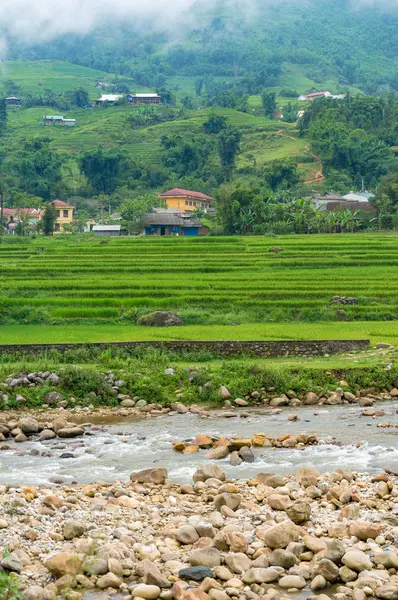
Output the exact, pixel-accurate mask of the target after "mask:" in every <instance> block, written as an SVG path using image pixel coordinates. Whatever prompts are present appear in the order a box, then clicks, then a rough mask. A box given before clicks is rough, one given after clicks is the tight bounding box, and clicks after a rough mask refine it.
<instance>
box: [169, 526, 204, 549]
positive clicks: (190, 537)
mask: <svg viewBox="0 0 398 600" xmlns="http://www.w3.org/2000/svg"><path fill="white" fill-rule="evenodd" d="M175 538H176V540H177V541H178V542H180V544H194V543H195V542H197V541H198V539H199V535H198V532H197V531H196V529H195V528H194V527H192V525H182V526H181V527H179V528H178V529H177V531H176V532H175Z"/></svg>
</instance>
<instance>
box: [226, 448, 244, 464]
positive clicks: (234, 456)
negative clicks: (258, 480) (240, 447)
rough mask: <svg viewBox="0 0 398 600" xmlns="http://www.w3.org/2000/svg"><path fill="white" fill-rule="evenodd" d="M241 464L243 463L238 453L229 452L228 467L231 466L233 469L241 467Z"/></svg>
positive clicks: (235, 451)
mask: <svg viewBox="0 0 398 600" xmlns="http://www.w3.org/2000/svg"><path fill="white" fill-rule="evenodd" d="M242 462H243V460H242V459H241V457H240V456H239V452H238V451H237V450H234V451H233V452H231V454H230V455H229V464H230V465H232V466H233V467H237V466H239V465H241V464H242Z"/></svg>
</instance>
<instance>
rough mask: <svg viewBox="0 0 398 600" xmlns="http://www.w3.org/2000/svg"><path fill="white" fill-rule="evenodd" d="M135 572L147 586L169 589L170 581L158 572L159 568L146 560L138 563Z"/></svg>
mask: <svg viewBox="0 0 398 600" xmlns="http://www.w3.org/2000/svg"><path fill="white" fill-rule="evenodd" d="M137 572H138V573H139V574H140V576H141V577H142V578H143V580H144V583H146V584H147V585H156V586H158V587H159V588H161V589H167V588H170V587H171V583H170V581H169V580H168V579H167V577H165V576H164V575H163V574H162V573H161V572H160V569H159V567H158V566H157V565H156V564H155V563H154V562H152V561H151V560H148V559H147V558H145V559H144V560H143V561H142V562H141V563H139V565H138V566H137ZM116 574H117V573H116Z"/></svg>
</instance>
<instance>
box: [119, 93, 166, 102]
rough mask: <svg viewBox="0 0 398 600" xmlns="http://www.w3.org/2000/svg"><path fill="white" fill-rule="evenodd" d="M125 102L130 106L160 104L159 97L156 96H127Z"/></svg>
mask: <svg viewBox="0 0 398 600" xmlns="http://www.w3.org/2000/svg"><path fill="white" fill-rule="evenodd" d="M127 100H128V101H129V102H130V103H131V104H161V103H162V101H161V97H160V96H159V95H158V94H129V95H128V96H127Z"/></svg>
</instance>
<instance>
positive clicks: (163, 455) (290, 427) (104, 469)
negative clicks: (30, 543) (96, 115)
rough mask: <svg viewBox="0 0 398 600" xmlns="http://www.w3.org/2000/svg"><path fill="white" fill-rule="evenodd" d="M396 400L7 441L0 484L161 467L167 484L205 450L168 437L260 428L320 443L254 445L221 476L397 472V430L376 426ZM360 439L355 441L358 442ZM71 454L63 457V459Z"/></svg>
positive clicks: (178, 419) (110, 476)
mask: <svg viewBox="0 0 398 600" xmlns="http://www.w3.org/2000/svg"><path fill="white" fill-rule="evenodd" d="M396 406H398V404H397V403H395V404H394V402H384V403H379V404H378V405H377V408H382V409H383V410H384V411H385V412H386V415H385V416H383V417H380V418H378V419H373V418H370V417H365V416H362V415H361V413H362V410H363V409H362V408H360V407H358V406H347V405H345V406H320V407H318V406H315V407H314V406H312V407H301V408H298V409H296V410H295V411H294V413H295V414H297V415H298V417H299V421H297V422H292V421H288V420H287V415H288V414H289V413H292V412H293V411H292V409H291V408H289V409H286V410H282V411H281V412H280V413H279V414H272V413H271V412H270V411H269V409H263V410H256V411H253V412H251V413H250V416H249V417H248V418H241V417H239V416H238V417H234V418H223V417H220V418H219V417H217V418H213V419H204V418H202V417H200V416H198V415H195V414H191V413H187V414H185V415H176V416H164V417H153V418H143V419H140V420H137V419H135V420H131V419H130V420H129V419H126V418H124V419H120V420H119V421H116V422H115V419H114V418H111V419H109V420H107V421H105V422H104V423H102V424H97V425H93V426H92V427H91V428H89V429H88V430H87V432H88V433H87V434H86V435H85V436H84V437H82V438H75V439H71V440H60V439H55V440H50V441H47V442H39V441H29V442H25V443H23V444H15V443H13V442H10V443H9V444H8V445H9V447H10V449H9V450H2V451H0V484H9V485H22V484H24V485H34V484H36V485H37V484H45V483H48V482H50V481H51V479H52V478H54V477H59V476H61V477H63V478H64V481H65V482H67V483H69V482H72V481H77V482H82V483H90V482H98V481H110V482H111V481H115V480H117V479H120V480H127V479H128V478H129V475H130V473H131V472H132V471H137V470H140V469H145V468H149V467H154V466H162V467H166V468H167V469H168V470H169V478H170V480H172V481H179V482H190V481H191V478H192V474H193V473H194V471H195V470H196V468H197V467H198V465H200V463H202V462H203V461H207V460H208V459H206V457H205V451H201V452H200V453H198V454H185V455H184V454H179V453H176V452H174V451H173V450H172V447H171V443H172V442H173V441H177V440H178V441H180V440H188V439H190V438H193V437H195V436H196V435H198V434H212V435H216V436H217V435H219V436H221V435H222V436H230V435H238V436H240V437H250V436H252V435H253V433H257V432H264V433H266V434H268V435H271V436H278V435H281V434H285V433H291V434H297V433H300V432H305V433H315V434H316V435H317V436H318V439H319V440H323V441H325V442H326V443H324V444H320V445H318V446H309V447H307V448H304V449H302V450H300V449H272V448H270V449H262V448H259V449H256V450H255V454H256V461H255V462H254V463H252V464H249V463H242V464H241V465H240V466H238V467H232V466H230V464H229V462H228V459H225V460H221V461H217V462H218V464H219V465H220V466H221V467H222V468H223V469H224V470H225V472H226V473H227V475H229V476H231V477H234V478H248V477H251V476H253V475H255V474H256V473H257V472H260V471H263V472H264V471H267V472H277V473H281V474H283V473H290V472H294V471H295V470H297V468H299V466H301V465H313V466H315V467H316V468H317V469H318V470H319V471H330V470H333V469H335V468H337V467H348V468H351V469H354V470H356V471H359V472H379V471H380V470H383V469H384V468H389V469H391V470H394V471H396V470H398V429H395V428H386V429H383V428H378V427H377V423H378V422H382V421H384V422H385V421H389V422H392V423H395V424H397V425H398V415H397V414H396ZM357 442H361V444H357ZM68 456H69V458H68Z"/></svg>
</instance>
